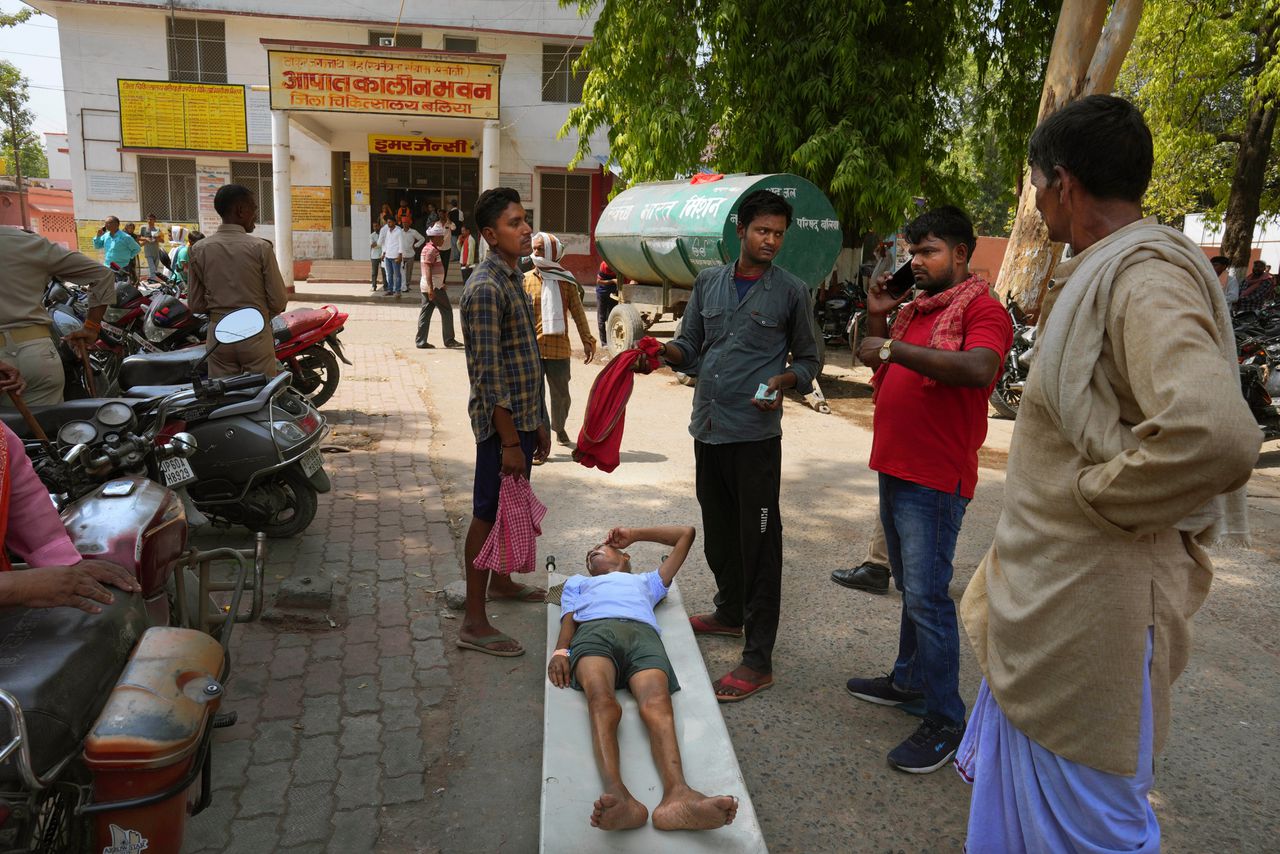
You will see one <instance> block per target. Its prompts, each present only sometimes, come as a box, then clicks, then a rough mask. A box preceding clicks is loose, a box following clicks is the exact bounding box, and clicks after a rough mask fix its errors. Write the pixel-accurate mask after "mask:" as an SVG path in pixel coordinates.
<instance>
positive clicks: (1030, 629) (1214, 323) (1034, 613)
mask: <svg viewBox="0 0 1280 854" xmlns="http://www.w3.org/2000/svg"><path fill="white" fill-rule="evenodd" d="M1029 160H1030V164H1031V180H1032V184H1033V186H1034V187H1035V190H1036V207H1037V208H1039V210H1040V213H1041V215H1042V217H1043V218H1044V222H1045V225H1046V226H1047V227H1048V231H1049V237H1050V239H1052V240H1054V241H1057V242H1061V243H1068V244H1070V246H1071V249H1072V252H1073V254H1072V257H1071V258H1070V260H1067V261H1064V262H1063V263H1062V264H1060V265H1058V267H1057V269H1056V270H1055V272H1054V277H1053V282H1052V283H1051V285H1050V288H1049V291H1048V293H1047V294H1046V296H1045V298H1044V304H1043V307H1042V311H1041V315H1040V333H1039V337H1038V341H1037V343H1036V354H1035V356H1034V361H1033V362H1032V368H1031V372H1030V376H1029V377H1028V380H1027V385H1026V389H1025V391H1024V393H1023V397H1022V405H1021V407H1020V408H1019V410H1018V420H1017V424H1016V425H1015V427H1014V434H1013V440H1012V443H1011V446H1010V449H1009V464H1008V470H1007V476H1006V481H1005V494H1004V509H1003V512H1002V514H1001V517H1000V521H999V522H998V523H997V525H996V532H995V540H994V542H993V543H992V546H991V549H990V551H989V552H988V553H987V555H986V557H985V558H984V559H983V561H982V563H981V564H980V565H979V567H978V569H977V570H976V571H975V573H974V576H973V580H972V581H971V582H970V584H969V587H968V589H967V590H966V591H965V594H964V599H963V601H962V602H961V617H962V619H963V621H964V626H965V630H966V631H967V633H968V635H969V639H970V641H971V642H972V643H973V646H974V649H975V652H976V653H977V658H978V663H979V664H980V666H981V667H982V671H983V674H984V676H985V678H984V680H983V682H982V685H981V687H980V689H979V694H978V699H977V702H976V703H975V704H974V707H973V712H972V714H971V716H970V719H969V725H968V729H967V731H966V735H965V739H964V742H963V743H962V744H961V745H960V749H959V751H958V752H957V754H956V765H957V768H958V769H959V770H960V772H961V774H962V775H963V776H964V777H965V778H966V779H969V780H971V781H972V782H973V797H972V802H971V806H970V814H969V836H968V845H967V850H968V851H970V852H973V854H979V852H987V851H1002V852H1003V851H1028V850H1029V851H1096V852H1103V851H1130V852H1133V851H1144V852H1155V851H1158V850H1159V848H1160V827H1159V824H1158V823H1157V822H1156V818H1155V814H1154V812H1153V811H1152V809H1151V806H1150V804H1149V802H1148V800H1147V793H1148V792H1149V790H1150V788H1151V785H1152V777H1153V757H1154V754H1155V753H1156V752H1158V751H1159V750H1160V748H1161V746H1162V743H1163V741H1164V738H1165V735H1166V734H1167V732H1168V727H1169V695H1170V691H1171V686H1172V683H1173V681H1174V680H1175V679H1176V678H1177V677H1178V675H1179V674H1180V673H1181V672H1182V669H1183V668H1184V667H1185V666H1186V663H1187V655H1188V652H1189V649H1190V622H1189V621H1190V617H1191V615H1192V614H1194V613H1195V611H1196V610H1197V609H1198V608H1199V607H1200V604H1201V603H1202V602H1203V601H1204V598H1205V596H1206V595H1207V594H1208V591H1209V582H1210V580H1211V578H1212V574H1213V568H1212V565H1211V564H1210V562H1209V558H1208V556H1207V555H1206V554H1205V552H1204V550H1203V548H1202V545H1203V544H1207V543H1208V542H1211V541H1212V540H1214V539H1217V538H1220V537H1222V536H1224V535H1225V536H1231V537H1234V538H1237V539H1239V538H1243V537H1246V536H1247V531H1248V529H1247V525H1246V523H1245V520H1244V502H1243V493H1242V492H1240V491H1239V490H1241V488H1242V487H1243V486H1244V484H1245V483H1246V482H1247V481H1248V479H1249V475H1250V473H1251V471H1252V467H1253V464H1254V462H1255V461H1256V459H1257V455H1258V448H1259V445H1260V443H1261V433H1260V431H1259V430H1258V427H1257V425H1256V423H1255V422H1254V420H1253V418H1252V417H1251V416H1250V413H1249V409H1248V407H1247V406H1246V405H1245V403H1244V400H1243V399H1242V397H1241V394H1240V378H1239V373H1238V368H1237V365H1236V361H1235V340H1234V337H1233V335H1232V331H1231V324H1230V318H1229V315H1228V313H1227V307H1226V303H1225V300H1224V299H1223V295H1222V288H1221V287H1220V286H1219V285H1218V280H1217V277H1216V276H1215V275H1214V273H1213V270H1212V269H1211V268H1210V266H1209V262H1208V259H1206V258H1205V256H1204V253H1203V252H1202V251H1201V250H1200V248H1199V247H1197V246H1196V245H1195V244H1193V243H1191V242H1190V241H1189V240H1188V239H1187V238H1185V237H1184V236H1183V235H1182V234H1181V233H1179V232H1178V231H1175V230H1174V229H1171V228H1167V227H1165V226H1161V225H1159V224H1157V223H1156V221H1155V219H1154V218H1146V219H1144V218H1143V217H1142V210H1141V200H1142V196H1143V193H1144V192H1145V190H1146V187H1147V183H1148V182H1149V181H1150V178H1151V167H1152V143H1151V133H1150V131H1149V130H1148V129H1147V126H1146V123H1145V122H1144V121H1143V119H1142V116H1141V114H1140V113H1139V112H1138V111H1137V110H1136V109H1135V108H1134V107H1133V105H1132V104H1130V103H1129V102H1128V101H1125V100H1123V99H1121V98H1115V97H1111V96H1103V95H1097V96H1092V97H1088V98H1084V99H1082V100H1080V101H1077V102H1075V103H1073V104H1070V105H1068V106H1066V107H1064V108H1062V109H1061V110H1059V111H1058V112H1057V113H1055V114H1054V115H1052V116H1050V117H1049V118H1048V119H1046V120H1045V121H1044V122H1043V123H1042V124H1041V125H1040V126H1039V127H1038V128H1037V129H1036V131H1035V133H1034V134H1033V135H1032V137H1031V143H1030V157H1029Z"/></svg>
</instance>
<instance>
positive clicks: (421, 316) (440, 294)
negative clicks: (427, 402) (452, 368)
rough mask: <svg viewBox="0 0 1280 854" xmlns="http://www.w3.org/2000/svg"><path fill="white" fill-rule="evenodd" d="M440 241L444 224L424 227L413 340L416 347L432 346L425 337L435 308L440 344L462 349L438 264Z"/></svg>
mask: <svg viewBox="0 0 1280 854" xmlns="http://www.w3.org/2000/svg"><path fill="white" fill-rule="evenodd" d="M443 242H444V225H443V223H439V222H437V223H435V224H434V225H432V226H431V227H430V228H428V229H427V245H426V246H424V247H423V249H422V281H421V282H419V284H418V287H419V289H420V290H421V291H422V308H421V309H419V310H418V335H417V339H416V340H415V342H414V343H415V344H416V345H417V347H418V349H419V350H433V349H435V345H434V344H432V343H431V342H429V341H428V340H427V336H428V335H429V334H430V332H431V315H432V314H433V313H434V312H435V311H436V310H437V309H439V311H440V326H441V331H442V332H443V333H444V346H445V347H446V348H448V349H450V350H458V349H461V348H462V345H461V344H459V343H458V342H457V340H455V339H454V337H453V305H451V304H450V302H449V290H448V287H447V286H446V285H445V281H444V265H443V264H441V263H440V256H441V255H442V254H443V252H442V250H441V249H440V245H441V244H442V243H443Z"/></svg>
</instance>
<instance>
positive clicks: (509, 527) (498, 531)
mask: <svg viewBox="0 0 1280 854" xmlns="http://www.w3.org/2000/svg"><path fill="white" fill-rule="evenodd" d="M546 515H547V508H546V506H545V505H544V504H543V503H542V502H541V501H539V500H538V496H536V495H534V494H533V487H532V486H530V485H529V481H528V480H527V479H525V478H523V477H512V476H511V475H509V474H504V475H503V476H502V485H501V486H500V487H498V518H497V520H496V521H495V522H494V523H493V530H492V531H490V532H489V537H488V539H486V540H485V541H484V547H483V548H481V549H480V554H478V555H476V563H475V567H476V569H487V570H491V571H492V572H497V573H500V574H502V575H510V574H511V573H513V572H533V570H534V566H535V564H537V562H538V537H540V536H541V535H542V519H543V517H544V516H546Z"/></svg>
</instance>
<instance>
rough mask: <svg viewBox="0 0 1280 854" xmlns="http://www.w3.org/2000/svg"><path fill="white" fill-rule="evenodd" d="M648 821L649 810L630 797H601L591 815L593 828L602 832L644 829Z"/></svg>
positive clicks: (607, 795)
mask: <svg viewBox="0 0 1280 854" xmlns="http://www.w3.org/2000/svg"><path fill="white" fill-rule="evenodd" d="M648 820H649V810H648V809H646V808H645V805H644V804H642V803H640V802H639V801H637V800H636V799H635V798H633V797H631V796H630V795H628V796H627V797H625V798H620V797H618V796H617V795H610V794H604V795H601V796H600V797H599V799H598V800H597V801H596V808H595V810H594V811H593V812H592V813H591V826H592V827H598V828H600V829H601V830H631V829H632V828H636V827H642V826H643V825H644V823H645V822H646V821H648Z"/></svg>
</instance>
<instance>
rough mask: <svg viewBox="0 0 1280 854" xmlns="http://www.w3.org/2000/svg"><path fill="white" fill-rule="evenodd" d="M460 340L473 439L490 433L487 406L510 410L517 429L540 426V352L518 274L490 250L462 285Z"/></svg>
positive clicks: (542, 406) (490, 409)
mask: <svg viewBox="0 0 1280 854" xmlns="http://www.w3.org/2000/svg"><path fill="white" fill-rule="evenodd" d="M461 308H462V340H463V343H464V344H465V346H466V351H467V375H468V377H470V379H471V400H470V401H469V402H468V404H467V412H468V413H469V414H470V415H471V430H472V432H474V433H475V436H476V442H477V443H479V442H483V441H484V440H485V439H488V438H489V437H490V436H492V435H493V433H494V428H493V410H494V407H497V406H501V407H502V408H503V409H506V410H507V411H508V412H510V413H511V419H512V420H513V421H514V422H515V424H516V429H517V430H524V431H532V430H537V429H538V428H539V427H542V426H543V425H545V424H546V423H547V421H548V419H547V409H546V402H545V400H544V399H543V391H542V356H541V354H539V352H538V336H537V333H536V332H535V331H534V325H533V309H532V307H531V306H530V300H529V297H528V296H527V295H526V294H525V291H524V276H523V275H521V274H520V273H519V272H518V271H516V270H513V269H512V268H510V267H508V266H507V264H506V262H504V261H503V260H502V257H501V256H500V255H498V253H497V252H496V251H492V252H490V253H489V254H488V255H486V256H485V257H484V260H483V261H481V262H480V263H479V264H477V265H476V267H475V269H474V270H473V271H472V272H471V278H469V279H467V284H466V287H464V288H463V289H462V306H461Z"/></svg>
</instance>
